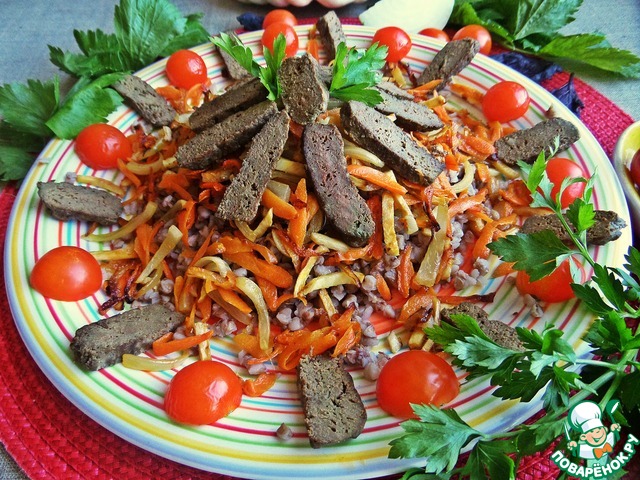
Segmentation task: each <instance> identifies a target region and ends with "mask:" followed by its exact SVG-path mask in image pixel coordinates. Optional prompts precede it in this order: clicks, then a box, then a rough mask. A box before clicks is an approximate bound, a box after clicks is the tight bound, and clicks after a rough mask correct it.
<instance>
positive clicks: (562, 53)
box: [449, 0, 640, 77]
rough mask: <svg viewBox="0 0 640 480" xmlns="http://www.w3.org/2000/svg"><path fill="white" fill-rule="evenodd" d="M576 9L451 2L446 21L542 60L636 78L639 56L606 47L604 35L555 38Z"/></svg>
mask: <svg viewBox="0 0 640 480" xmlns="http://www.w3.org/2000/svg"><path fill="white" fill-rule="evenodd" d="M581 5H582V0H510V1H499V0H456V1H455V5H454V8H453V12H452V14H451V17H450V20H449V21H450V23H452V24H458V25H469V24H479V25H483V26H484V27H486V28H487V29H488V30H489V31H490V32H492V33H493V34H494V35H495V36H497V37H500V38H501V40H502V43H503V44H505V45H506V46H508V47H510V48H515V49H518V50H520V51H523V52H529V53H533V54H536V55H538V56H542V57H543V58H548V59H552V60H554V61H560V62H562V61H570V62H574V64H575V62H579V63H581V64H584V65H589V66H592V67H595V68H599V69H601V70H604V71H609V72H614V73H618V74H620V75H623V76H626V77H639V76H640V57H638V56H637V55H635V54H633V53H631V52H629V51H626V50H621V49H618V48H614V47H612V46H611V45H610V44H609V43H608V42H606V39H605V37H604V35H601V34H594V33H585V34H580V35H570V36H563V35H562V34H560V33H559V32H560V30H561V29H562V27H564V26H565V25H567V24H569V23H571V22H572V21H573V20H574V15H575V13H576V12H577V10H578V9H579V7H580V6H581Z"/></svg>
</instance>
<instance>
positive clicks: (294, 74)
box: [278, 54, 329, 125]
mask: <svg viewBox="0 0 640 480" xmlns="http://www.w3.org/2000/svg"><path fill="white" fill-rule="evenodd" d="M278 80H279V81H280V84H281V85H282V96H281V98H282V103H283V104H284V108H285V109H286V110H287V113H289V116H290V117H291V120H293V121H294V122H296V123H299V124H301V125H307V124H309V123H311V122H313V121H314V120H315V119H316V117H317V116H318V115H320V114H321V113H322V112H325V111H326V110H327V105H328V103H329V90H328V89H327V86H326V85H325V84H324V82H323V81H322V79H321V78H320V75H319V72H318V62H317V61H316V59H315V58H313V57H312V56H311V55H309V54H304V55H300V56H297V57H289V58H285V59H284V61H283V62H282V65H281V66H280V69H279V70H278Z"/></svg>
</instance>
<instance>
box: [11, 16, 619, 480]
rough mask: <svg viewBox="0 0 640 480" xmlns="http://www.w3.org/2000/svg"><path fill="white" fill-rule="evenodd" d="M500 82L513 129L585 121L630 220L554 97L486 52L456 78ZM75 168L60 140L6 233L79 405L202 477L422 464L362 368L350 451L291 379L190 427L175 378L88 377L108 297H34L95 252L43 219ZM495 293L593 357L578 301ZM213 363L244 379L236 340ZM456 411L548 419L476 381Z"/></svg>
mask: <svg viewBox="0 0 640 480" xmlns="http://www.w3.org/2000/svg"><path fill="white" fill-rule="evenodd" d="M345 31H346V34H347V36H348V38H349V40H350V42H351V44H353V45H355V46H358V47H365V46H368V45H369V44H370V42H371V38H372V36H373V33H374V30H373V29H370V28H366V27H357V26H345ZM298 33H299V35H300V48H301V49H304V48H305V45H306V42H307V33H308V27H298ZM260 35H261V34H260V32H253V33H249V34H246V35H243V36H242V38H243V40H244V42H245V43H246V44H247V45H249V46H251V47H252V48H253V49H254V51H255V52H258V51H259V41H260ZM441 46H442V44H441V43H438V42H437V41H435V40H432V39H428V38H418V37H414V47H413V49H412V50H411V52H410V54H409V56H408V58H407V60H408V62H409V64H410V65H411V67H412V68H413V69H415V70H416V71H420V70H421V69H422V68H424V66H425V64H426V63H428V62H429V61H430V59H431V58H432V57H433V55H434V54H435V53H436V52H437V51H438V50H439V49H440V48H441ZM195 50H196V51H197V52H198V53H199V54H201V55H202V56H203V58H204V59H205V61H206V63H207V65H208V66H209V76H210V78H211V80H212V82H213V85H214V86H215V88H218V87H220V88H222V86H223V85H224V84H225V80H224V79H223V77H222V76H221V63H220V60H219V58H218V57H217V55H216V54H215V53H214V50H213V48H212V46H211V45H204V46H200V47H198V48H196V49H195ZM139 75H140V76H141V77H142V78H144V79H145V80H147V81H149V82H150V83H151V84H152V85H153V86H160V85H164V84H167V83H168V82H167V80H166V78H165V76H164V61H161V62H158V63H156V64H154V65H151V66H149V67H147V68H145V69H144V70H142V71H141V72H139ZM500 80H516V81H519V82H520V83H522V84H523V85H525V86H526V88H527V89H528V91H529V93H530V95H531V98H532V102H531V108H530V109H529V112H528V113H527V115H526V116H525V117H524V118H522V119H520V120H518V121H517V122H515V126H517V127H519V128H524V127H530V126H531V125H533V124H535V123H537V122H539V121H541V120H542V119H543V117H544V114H545V112H546V111H547V109H548V108H549V107H553V109H554V111H555V112H556V113H557V114H558V115H560V116H563V117H565V118H568V119H570V120H571V121H572V122H573V123H574V124H576V126H577V127H578V128H579V130H580V135H581V139H580V141H579V142H577V143H576V144H575V145H574V146H573V147H572V148H571V149H570V150H569V151H568V152H567V156H569V157H570V158H572V159H573V160H575V161H576V162H578V163H580V164H581V165H582V166H583V167H584V168H586V169H587V170H589V171H593V170H594V169H595V168H596V167H597V171H598V178H597V179H596V182H595V195H594V202H595V204H596V206H597V207H598V208H605V209H611V210H615V211H616V212H618V213H619V214H620V215H621V216H622V217H623V218H624V219H626V220H627V221H628V212H627V206H626V203H625V201H624V196H623V194H622V191H621V189H620V186H619V183H618V181H617V179H616V177H615V175H614V173H613V170H612V168H611V165H610V163H609V161H608V159H607V157H606V155H605V154H604V152H603V151H602V149H601V148H600V146H599V145H598V143H597V142H596V140H595V139H594V138H593V136H592V135H591V134H590V133H589V131H588V130H587V129H586V128H585V127H584V126H583V125H582V124H581V123H580V122H579V120H578V119H577V118H576V117H574V116H573V115H572V114H571V113H570V112H569V111H568V110H567V109H566V108H565V107H564V106H562V105H561V104H560V103H559V102H558V101H557V100H556V99H555V98H554V97H552V96H551V95H550V94H549V93H548V92H547V91H546V90H544V89H542V88H541V87H539V86H538V85H536V84H534V83H533V82H531V81H529V80H528V79H526V78H524V77H523V76H521V75H519V74H517V73H515V72H514V71H513V70H511V69H509V68H507V67H504V66H503V65H501V64H498V63H496V62H494V61H492V60H490V59H489V58H487V57H485V56H483V55H478V56H477V59H476V60H475V61H474V62H473V64H472V65H470V66H469V67H467V68H466V69H465V70H464V71H463V72H462V74H461V75H459V76H458V77H457V78H456V81H457V82H461V83H465V84H467V85H470V86H473V87H475V88H478V89H480V90H486V89H487V88H488V87H490V86H491V85H493V84H494V83H496V82H497V81H500ZM136 120H137V115H136V114H135V113H134V112H132V111H131V110H130V109H127V108H124V107H123V108H120V109H118V111H117V112H115V113H114V114H113V115H112V116H111V117H110V123H112V124H114V125H115V126H117V127H118V128H120V129H121V130H123V131H127V130H128V129H129V128H130V127H131V126H132V124H133V123H134V122H135V121H136ZM69 171H72V172H77V173H81V174H96V172H93V171H91V170H90V169H88V168H87V167H85V166H84V165H82V164H81V163H80V162H79V161H78V159H77V157H76V156H75V154H74V152H73V144H72V142H68V141H61V140H55V141H53V142H51V143H50V144H49V145H48V146H47V147H46V148H45V150H44V151H43V152H42V154H41V156H40V158H39V160H38V161H37V164H36V165H35V166H34V167H33V169H32V170H31V172H30V173H29V175H28V177H27V178H26V180H25V181H24V184H23V185H22V188H21V190H20V193H19V195H18V198H17V199H16V202H15V206H14V208H13V212H12V216H11V219H10V223H9V228H8V233H7V242H6V250H5V252H6V254H5V255H6V259H5V262H6V263H5V265H6V272H5V278H6V280H7V286H8V287H7V288H8V295H9V299H10V303H11V308H12V311H13V315H14V317H15V319H16V324H17V326H18V328H19V330H20V333H21V335H22V338H23V339H24V342H25V343H26V345H27V347H28V349H29V351H30V352H31V354H32V355H33V357H34V358H35V360H36V362H37V363H38V365H39V366H40V368H41V369H42V370H43V371H44V372H45V374H46V375H47V376H48V377H49V379H50V380H51V381H52V382H53V384H54V385H55V386H56V387H57V388H58V389H59V390H60V391H61V392H62V393H63V394H64V395H65V396H67V397H68V398H69V399H70V400H71V402H73V403H74V404H75V405H76V406H78V407H79V408H80V409H81V410H82V411H84V412H85V413H86V414H87V415H89V416H90V417H91V418H93V419H95V420H96V421H97V422H98V423H100V424H102V425H103V426H105V427H106V428H108V429H109V430H111V431H113V432H114V433H116V434H117V435H119V436H121V437H122V438H124V439H126V440H127V441H129V442H132V443H134V444H136V445H138V446H140V447H142V448H145V449H147V450H149V451H152V452H154V453H157V454H159V455H161V456H164V457H166V458H170V459H173V460H175V461H177V462H181V463H184V464H188V465H192V466H195V467H197V468H200V469H203V470H208V471H215V472H220V473H225V474H231V475H235V476H239V477H249V478H270V479H282V478H300V477H301V476H302V475H303V476H304V477H305V478H308V479H312V478H322V479H331V478H334V479H344V478H371V477H377V476H382V475H387V474H392V473H396V472H400V471H403V470H405V469H406V468H408V467H409V466H415V465H423V464H424V461H423V460H411V461H400V460H390V459H388V458H387V453H388V450H389V445H388V444H389V442H390V441H391V440H392V439H393V438H395V437H397V436H399V435H400V434H401V433H402V430H401V428H400V427H399V426H398V420H397V419H395V418H391V417H389V416H387V415H386V414H385V413H384V412H383V411H382V410H381V409H380V408H379V407H378V405H377V402H376V396H375V384H374V383H372V382H369V381H367V380H365V379H364V378H363V375H362V372H361V371H360V370H354V371H353V372H352V374H353V376H354V378H355V382H356V385H357V387H358V390H359V392H360V393H361V395H362V398H363V400H364V403H365V406H366V409H367V414H368V420H367V423H366V426H365V429H364V432H363V433H362V434H361V435H360V436H359V437H358V438H357V439H354V440H352V441H349V442H346V443H345V444H342V445H339V446H334V447H328V448H322V449H312V448H310V447H309V443H308V439H307V438H306V433H305V428H304V424H303V417H302V412H301V406H300V402H299V399H298V394H297V391H296V385H295V377H294V375H292V374H283V375H282V376H281V377H280V379H279V381H278V382H277V384H276V386H275V387H274V388H273V389H271V390H270V391H269V392H267V393H266V394H265V395H264V396H263V397H260V398H248V397H247V398H244V399H243V401H242V404H241V406H240V407H239V408H238V409H237V410H236V411H234V412H233V413H232V414H231V415H230V416H229V417H227V418H225V419H223V420H221V421H219V422H218V423H217V424H215V425H212V426H203V427H185V426H182V425H177V424H175V423H173V422H171V421H169V420H168V418H167V417H166V416H165V414H164V411H163V410H162V408H161V407H162V398H163V394H164V391H165V389H166V386H167V383H168V382H169V380H170V378H171V376H172V375H173V372H162V373H144V372H137V371H132V370H128V369H126V368H123V367H122V366H121V365H117V366H114V367H111V368H108V369H105V370H102V371H99V372H91V373H87V372H84V371H82V370H80V369H79V368H78V367H77V366H76V365H75V364H74V363H73V361H72V359H71V357H70V354H69V341H70V339H71V338H72V336H73V334H74V332H75V330H76V329H77V328H79V327H80V326H82V325H84V324H87V323H89V322H93V321H95V320H97V319H99V315H98V313H97V307H98V305H99V304H100V303H102V301H104V297H103V296H102V295H101V294H97V295H95V296H92V297H90V298H87V299H85V300H83V301H80V302H77V303H63V302H57V301H51V300H47V299H45V298H43V297H42V296H41V295H39V294H37V293H36V292H34V291H33V290H32V289H31V288H30V287H29V283H28V277H29V272H30V271H31V269H32V267H33V265H34V263H35V261H36V260H37V259H38V258H39V257H40V256H42V255H43V254H44V253H45V252H47V251H49V250H51V249H52V248H54V247H56V246H59V245H78V246H80V247H83V248H86V249H95V248H97V247H96V246H95V245H90V244H88V243H87V242H85V241H84V240H83V239H82V238H81V235H82V234H83V233H84V232H85V230H86V225H84V224H80V223H78V222H73V221H69V222H58V221H56V220H54V219H53V218H51V217H50V216H49V215H48V214H47V213H46V212H44V211H43V208H42V206H41V204H40V203H39V201H38V197H37V193H36V183H37V182H38V181H48V180H63V179H64V176H65V174H66V172H69ZM97 175H100V176H104V177H107V178H113V177H115V175H116V174H115V173H114V172H109V171H107V172H98V173H97ZM630 242H631V235H630V231H629V230H628V229H627V230H625V232H624V233H623V235H622V238H620V239H619V240H617V241H616V242H614V243H612V244H609V245H607V246H605V247H598V248H596V250H595V253H594V254H595V258H596V259H597V260H598V261H599V262H601V263H607V264H610V265H621V263H622V261H623V255H624V254H625V252H626V249H627V246H628V245H629V244H630ZM496 290H497V292H498V293H497V295H496V299H495V301H494V302H493V303H492V304H490V305H487V306H486V308H487V310H488V312H489V314H490V316H491V318H496V319H498V318H500V319H502V320H504V321H506V322H507V323H509V324H510V325H513V326H527V327H530V328H542V326H543V324H544V323H545V322H554V323H555V325H556V326H558V327H559V328H562V329H563V330H564V331H565V332H566V338H567V340H568V341H569V342H570V343H571V344H573V345H574V346H576V347H577V348H579V349H581V350H582V351H583V353H585V352H584V346H583V343H582V342H581V341H580V337H581V336H582V335H583V333H584V332H585V330H586V328H587V327H588V326H589V324H590V323H591V321H592V317H591V316H590V315H589V314H588V313H587V312H586V311H585V310H584V309H583V308H581V307H580V306H579V305H577V304H576V303H575V302H568V303H565V304H560V305H552V306H549V307H548V308H547V309H546V314H545V316H544V318H543V319H534V318H531V317H530V316H529V314H528V309H527V308H526V307H525V306H524V305H523V303H522V300H521V298H520V297H519V295H518V294H517V292H516V291H515V290H514V289H513V286H512V284H511V283H509V282H507V283H504V280H503V279H500V280H489V281H487V282H486V283H485V285H484V286H483V287H482V289H481V290H480V291H482V292H491V291H496ZM469 293H476V292H475V291H474V292H469ZM213 355H214V357H215V358H216V359H219V360H222V361H224V362H226V363H228V364H229V365H231V366H232V367H233V368H235V369H236V371H238V372H240V373H244V372H243V369H242V368H241V367H240V366H239V365H238V364H237V359H236V351H235V348H234V347H233V343H232V342H231V341H230V340H228V339H223V340H216V341H215V342H213ZM452 406H454V407H456V408H457V410H458V412H459V413H460V414H461V416H462V418H464V419H465V420H466V421H467V422H469V423H470V424H471V425H472V426H473V427H474V428H477V429H480V430H483V431H487V432H495V431H499V430H501V429H508V428H510V427H512V426H513V425H517V424H519V423H521V422H522V421H524V420H525V419H526V418H528V417H529V416H531V415H532V414H534V413H535V412H536V411H537V410H539V408H540V402H539V401H535V400H534V401H533V402H531V403H529V404H521V403H518V402H514V401H509V402H505V401H500V400H498V399H496V398H495V397H492V396H491V394H490V387H489V386H488V385H487V383H485V382H482V381H478V380H475V381H472V382H470V383H466V384H465V385H464V386H463V388H462V392H461V394H460V396H459V397H458V398H457V399H456V400H455V402H454V403H453V404H452ZM283 422H284V423H286V424H287V425H289V426H290V427H291V428H292V430H293V433H294V436H293V438H292V439H291V440H289V441H286V442H284V441H280V440H278V439H277V438H276V436H275V431H276V429H277V428H278V426H279V425H280V424H281V423H283ZM302 472H304V474H302Z"/></svg>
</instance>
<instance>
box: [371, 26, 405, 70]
mask: <svg viewBox="0 0 640 480" xmlns="http://www.w3.org/2000/svg"><path fill="white" fill-rule="evenodd" d="M372 42H373V43H376V42H378V43H379V44H380V45H386V46H387V48H388V49H389V51H388V53H387V62H399V61H400V60H402V59H403V58H404V57H405V56H406V55H407V53H409V50H411V37H409V34H408V33H407V32H405V31H404V30H402V29H401V28H398V27H384V28H381V29H380V30H378V31H377V32H376V33H375V34H374V35H373V40H372Z"/></svg>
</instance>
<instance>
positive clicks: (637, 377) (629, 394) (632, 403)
mask: <svg viewBox="0 0 640 480" xmlns="http://www.w3.org/2000/svg"><path fill="white" fill-rule="evenodd" d="M639 383H640V370H637V369H636V370H634V371H633V372H631V373H629V374H628V375H625V376H624V377H623V378H622V381H621V382H620V391H619V398H620V400H621V401H622V403H623V404H624V406H625V407H626V409H627V410H632V409H637V408H640V388H638V384H639Z"/></svg>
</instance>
